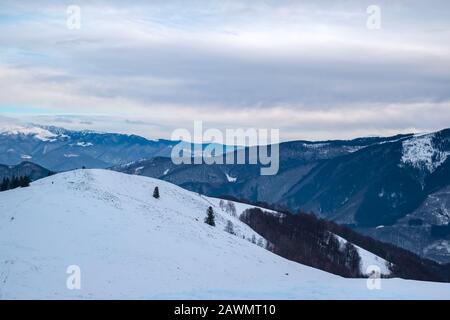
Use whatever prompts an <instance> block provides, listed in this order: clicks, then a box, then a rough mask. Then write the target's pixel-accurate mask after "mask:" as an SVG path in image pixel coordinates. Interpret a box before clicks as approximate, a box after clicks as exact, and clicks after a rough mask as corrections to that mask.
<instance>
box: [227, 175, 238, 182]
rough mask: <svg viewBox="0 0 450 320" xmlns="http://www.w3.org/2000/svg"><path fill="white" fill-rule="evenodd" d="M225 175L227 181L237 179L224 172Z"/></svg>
mask: <svg viewBox="0 0 450 320" xmlns="http://www.w3.org/2000/svg"><path fill="white" fill-rule="evenodd" d="M225 175H226V176H227V180H228V182H236V181H237V177H232V176H230V175H229V174H228V173H225Z"/></svg>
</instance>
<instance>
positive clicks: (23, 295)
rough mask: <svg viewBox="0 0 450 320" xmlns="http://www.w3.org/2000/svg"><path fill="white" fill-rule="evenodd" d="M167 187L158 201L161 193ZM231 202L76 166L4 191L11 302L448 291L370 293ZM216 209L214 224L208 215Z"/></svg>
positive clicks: (423, 288) (420, 294) (400, 290)
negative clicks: (255, 225) (246, 219)
mask: <svg viewBox="0 0 450 320" xmlns="http://www.w3.org/2000/svg"><path fill="white" fill-rule="evenodd" d="M156 186H158V187H159V191H160V192H159V194H160V196H159V198H155V197H152V192H153V190H154V188H155V187H156ZM228 203H230V202H228ZM232 203H233V206H234V208H235V211H229V210H226V209H225V208H224V206H223V200H222V201H221V200H220V199H217V198H210V197H206V196H204V195H200V194H197V193H193V192H190V191H187V190H184V189H182V188H180V187H178V186H176V185H173V184H171V183H168V182H164V181H161V180H157V179H152V178H147V177H139V176H135V175H127V174H122V173H118V172H113V171H110V170H74V171H70V172H65V173H59V174H56V175H52V176H50V177H46V178H43V179H40V180H39V181H35V182H33V183H32V184H31V186H30V187H26V188H18V189H14V190H9V191H4V192H0V265H1V268H0V283H1V286H0V299H118V298H120V299H267V298H271V299H327V298H333V299H407V298H408V299H445V298H446V297H447V296H448V283H445V284H444V283H431V282H422V281H411V280H408V281H407V280H402V279H382V280H381V290H369V288H368V284H367V280H366V279H345V278H343V277H340V276H336V275H333V274H330V273H327V272H323V271H321V270H317V269H315V268H311V267H308V266H305V265H303V264H300V263H296V262H293V261H289V260H286V259H284V258H282V257H280V256H278V255H276V254H274V253H272V252H270V251H269V250H267V249H266V248H265V247H268V245H267V240H266V239H264V238H263V237H262V236H261V235H260V234H258V233H257V232H255V231H254V230H253V229H251V228H250V227H249V226H248V225H246V224H245V223H243V222H242V221H241V220H240V219H239V216H240V215H241V214H242V213H243V212H245V211H246V210H247V209H249V208H251V207H252V206H249V205H246V204H242V203H238V202H232ZM36 204H38V205H39V210H36ZM208 207H210V208H211V209H212V210H213V211H214V213H215V225H214V226H211V225H208V224H206V223H204V221H203V220H204V218H205V216H206V212H207V209H208ZM270 214H273V215H279V213H277V212H274V211H272V212H271V213H270ZM278 219H282V217H281V216H278ZM229 222H230V223H231V224H232V226H233V228H232V232H231V231H230V229H229V228H227V226H228V225H229ZM253 239H257V241H254V240H253ZM339 241H340V243H342V244H343V245H345V243H346V240H345V239H343V238H339ZM338 250H339V249H338ZM356 252H358V255H360V257H361V260H362V261H361V265H362V266H364V265H367V264H377V265H379V266H380V267H382V268H383V269H384V270H387V265H386V261H385V260H383V259H381V258H379V257H377V256H375V255H373V254H371V253H370V252H366V251H364V250H362V249H360V248H357V251H356ZM74 270H76V272H77V274H78V275H79V279H78V282H77V283H78V284H79V286H78V287H76V286H74V283H75V282H72V278H71V277H72V276H73V274H74V272H75V271H74ZM69 280H70V281H69Z"/></svg>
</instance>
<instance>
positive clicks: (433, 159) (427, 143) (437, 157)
mask: <svg viewBox="0 0 450 320" xmlns="http://www.w3.org/2000/svg"><path fill="white" fill-rule="evenodd" d="M433 138H434V134H433V133H432V134H425V135H416V136H414V137H412V138H411V139H408V140H405V141H403V143H402V145H403V154H402V158H401V162H402V163H404V164H407V165H411V166H413V167H414V168H417V169H426V170H428V171H429V172H430V173H433V172H434V170H436V169H437V168H438V167H439V166H440V165H442V164H443V163H444V162H445V160H447V157H448V156H449V155H450V153H449V152H444V151H440V150H439V149H437V148H435V147H434V145H433Z"/></svg>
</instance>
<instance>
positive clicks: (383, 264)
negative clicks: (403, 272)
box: [334, 234, 391, 276]
mask: <svg viewBox="0 0 450 320" xmlns="http://www.w3.org/2000/svg"><path fill="white" fill-rule="evenodd" d="M334 236H335V237H336V238H337V239H338V240H339V243H340V245H341V247H343V246H344V245H345V244H346V243H347V240H345V239H344V238H342V237H340V236H338V235H336V234H335V235H334ZM352 244H353V243H352ZM353 246H354V247H355V248H356V250H357V251H358V254H359V257H360V258H361V267H360V270H361V273H362V274H364V275H366V276H368V275H370V272H371V271H369V272H368V270H373V269H372V267H373V266H376V267H379V268H380V273H381V274H382V275H385V276H388V275H390V274H391V270H389V266H390V265H391V264H390V263H389V262H388V261H386V260H384V259H383V258H381V257H379V256H377V255H375V254H373V253H372V252H370V251H367V250H365V249H363V248H361V247H359V246H357V245H355V244H353Z"/></svg>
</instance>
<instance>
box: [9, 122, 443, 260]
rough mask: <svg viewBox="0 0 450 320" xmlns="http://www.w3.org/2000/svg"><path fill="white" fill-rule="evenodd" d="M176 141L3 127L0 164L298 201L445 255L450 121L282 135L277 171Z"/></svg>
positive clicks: (434, 255)
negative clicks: (421, 129)
mask: <svg viewBox="0 0 450 320" xmlns="http://www.w3.org/2000/svg"><path fill="white" fill-rule="evenodd" d="M176 143H177V142H176V141H168V140H158V141H152V140H147V139H145V138H142V137H138V136H133V135H121V134H110V133H96V132H91V131H70V130H65V129H61V128H55V127H41V126H28V127H23V128H19V129H14V128H10V129H9V130H3V131H2V133H1V134H0V148H1V149H2V151H3V152H1V153H0V163H1V162H3V163H5V164H8V165H13V164H17V163H19V162H20V161H21V160H24V159H26V160H28V161H33V162H35V163H37V164H39V165H42V166H44V167H46V168H49V169H51V170H52V171H63V170H69V169H73V168H81V167H87V168H110V169H112V170H116V171H120V172H125V173H130V174H136V175H144V176H148V177H154V178H158V179H162V180H166V181H169V182H171V183H174V184H176V185H179V186H181V187H183V188H185V189H188V190H191V191H195V192H199V193H202V194H205V195H208V196H216V197H227V198H234V199H240V200H242V201H246V202H253V203H258V202H259V203H267V204H270V205H272V206H274V205H275V206H276V207H277V208H279V209H280V210H283V211H290V212H296V211H297V210H299V209H300V210H302V211H303V212H312V213H314V214H315V215H317V216H319V217H321V218H324V219H327V220H332V221H335V222H337V223H339V224H343V225H346V226H349V227H351V228H353V229H355V230H356V231H358V232H361V233H364V234H366V235H369V236H371V237H373V238H375V239H378V240H381V241H384V242H389V243H392V244H395V245H397V246H399V247H403V248H406V249H408V250H411V251H413V252H415V253H417V254H419V255H421V256H423V257H426V258H430V259H433V260H435V261H439V262H450V225H449V222H450V213H449V209H448V208H449V205H450V160H449V155H450V129H446V130H442V131H438V132H433V133H428V134H404V135H396V136H392V137H365V138H358V139H354V140H331V141H321V142H311V141H291V142H284V143H281V144H280V145H279V150H280V170H279V172H278V174H277V175H275V176H261V175H260V165H258V164H256V165H252V164H245V165H237V164H235V165H220V164H215V165H207V164H182V165H175V164H174V163H173V162H172V161H171V159H170V157H169V155H170V152H171V149H172V147H173V146H174V145H175V144H176ZM245 151H247V152H248V148H247V149H246V150H245Z"/></svg>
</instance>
